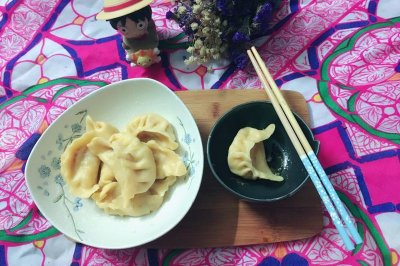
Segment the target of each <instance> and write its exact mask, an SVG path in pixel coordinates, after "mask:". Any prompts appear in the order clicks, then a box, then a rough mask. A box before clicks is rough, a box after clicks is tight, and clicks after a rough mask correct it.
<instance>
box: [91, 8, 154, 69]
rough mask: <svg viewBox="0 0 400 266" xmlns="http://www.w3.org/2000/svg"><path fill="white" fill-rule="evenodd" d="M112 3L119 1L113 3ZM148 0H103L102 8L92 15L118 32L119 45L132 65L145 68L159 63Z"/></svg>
mask: <svg viewBox="0 0 400 266" xmlns="http://www.w3.org/2000/svg"><path fill="white" fill-rule="evenodd" d="M115 2H121V3H119V4H117V5H116V4H115ZM151 2H152V0H124V1H115V0H114V1H113V0H104V8H103V10H102V11H101V12H100V13H99V14H98V15H97V16H96V18H98V19H105V20H107V21H109V22H110V24H111V26H112V27H113V28H114V29H116V30H117V31H118V32H119V33H120V34H121V35H122V39H123V42H122V47H123V48H124V49H125V51H126V59H127V60H128V61H130V62H132V63H131V65H132V66H134V65H139V66H142V67H149V66H151V65H152V64H154V63H158V62H160V60H161V58H160V56H159V54H160V51H159V50H158V48H157V47H158V34H157V31H156V25H155V23H154V20H153V19H152V17H151V14H152V10H151V7H150V3H151Z"/></svg>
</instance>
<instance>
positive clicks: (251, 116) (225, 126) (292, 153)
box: [207, 101, 319, 202]
mask: <svg viewBox="0 0 400 266" xmlns="http://www.w3.org/2000/svg"><path fill="white" fill-rule="evenodd" d="M294 115H295V117H296V120H297V122H298V123H299V125H300V128H301V129H302V130H303V132H304V134H305V136H306V137H307V140H308V142H309V143H310V145H311V147H312V148H313V150H314V152H315V153H316V154H317V153H318V149H319V142H318V141H315V140H314V136H313V134H312V132H311V130H310V129H309V128H308V126H307V125H306V123H305V122H304V121H303V120H302V119H301V118H300V117H299V116H298V115H297V114H295V113H294ZM269 124H275V131H274V133H273V134H272V136H271V137H270V138H269V139H267V140H266V141H264V147H265V151H266V157H267V161H268V165H269V167H270V168H271V170H272V172H274V173H275V174H278V175H281V176H282V177H283V178H284V181H282V182H274V181H268V180H260V179H257V180H248V179H244V178H242V177H240V176H237V175H235V174H233V173H232V172H231V171H230V169H229V166H228V160H227V158H228V149H229V146H230V145H231V143H232V141H233V139H234V137H235V136H236V134H237V132H238V131H239V130H240V129H241V128H243V127H253V128H257V129H264V128H265V127H267V126H268V125H269ZM207 159H208V163H209V165H210V168H211V171H212V172H213V174H214V176H215V178H216V179H217V180H218V181H219V182H220V183H221V184H222V185H223V186H224V187H225V188H226V189H227V190H228V191H230V192H232V193H234V194H235V195H237V196H239V197H240V198H242V199H245V200H248V201H257V202H270V201H276V200H280V199H283V198H286V197H289V196H292V195H293V194H294V193H296V192H297V191H298V190H299V189H300V188H301V187H302V186H303V185H304V184H305V183H306V181H307V179H308V178H309V176H308V173H307V171H306V170H305V168H304V166H303V164H302V162H301V160H300V158H299V156H298V155H297V152H296V150H295V148H294V146H293V144H292V143H291V141H290V139H289V136H288V135H287V133H286V131H285V129H284V127H283V125H282V123H281V122H280V120H279V118H278V115H277V114H276V112H275V110H274V108H273V106H272V104H271V103H270V102H265V101H264V102H248V103H244V104H241V105H238V106H236V107H234V108H233V109H232V110H230V111H228V112H227V113H225V114H224V115H223V116H222V117H221V118H219V119H218V120H217V121H216V123H215V124H214V126H213V128H212V129H211V132H210V135H209V137H208V142H207Z"/></svg>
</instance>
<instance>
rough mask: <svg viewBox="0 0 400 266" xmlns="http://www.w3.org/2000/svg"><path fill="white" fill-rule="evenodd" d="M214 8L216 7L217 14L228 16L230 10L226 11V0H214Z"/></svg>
mask: <svg viewBox="0 0 400 266" xmlns="http://www.w3.org/2000/svg"><path fill="white" fill-rule="evenodd" d="M215 6H216V7H217V10H218V11H219V12H221V14H222V15H223V16H228V15H230V10H229V9H228V1H227V0H216V1H215Z"/></svg>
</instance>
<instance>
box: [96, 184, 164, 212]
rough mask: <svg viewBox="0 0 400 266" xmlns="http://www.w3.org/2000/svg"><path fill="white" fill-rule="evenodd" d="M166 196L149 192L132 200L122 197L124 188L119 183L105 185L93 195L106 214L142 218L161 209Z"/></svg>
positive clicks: (137, 195)
mask: <svg viewBox="0 0 400 266" xmlns="http://www.w3.org/2000/svg"><path fill="white" fill-rule="evenodd" d="M163 196H164V195H159V194H156V193H152V192H151V191H147V192H145V193H140V194H136V195H135V196H134V197H133V198H132V199H126V198H124V197H123V196H122V188H121V185H120V184H119V183H118V182H111V183H108V184H107V185H105V186H104V187H103V188H102V189H101V191H100V192H96V193H94V194H93V196H92V198H93V199H94V200H95V202H96V204H97V206H98V207H100V208H101V209H103V210H104V211H105V212H106V213H108V214H112V215H120V216H125V215H127V216H142V215H146V214H149V213H150V212H152V211H155V210H157V209H159V208H160V206H161V204H162V202H163V200H164V197H163Z"/></svg>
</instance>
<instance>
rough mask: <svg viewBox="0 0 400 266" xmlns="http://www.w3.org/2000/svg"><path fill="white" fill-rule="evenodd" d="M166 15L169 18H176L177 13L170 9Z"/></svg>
mask: <svg viewBox="0 0 400 266" xmlns="http://www.w3.org/2000/svg"><path fill="white" fill-rule="evenodd" d="M165 17H166V18H167V19H175V18H176V16H175V14H174V13H173V12H172V11H168V12H167V13H166V14H165Z"/></svg>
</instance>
